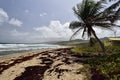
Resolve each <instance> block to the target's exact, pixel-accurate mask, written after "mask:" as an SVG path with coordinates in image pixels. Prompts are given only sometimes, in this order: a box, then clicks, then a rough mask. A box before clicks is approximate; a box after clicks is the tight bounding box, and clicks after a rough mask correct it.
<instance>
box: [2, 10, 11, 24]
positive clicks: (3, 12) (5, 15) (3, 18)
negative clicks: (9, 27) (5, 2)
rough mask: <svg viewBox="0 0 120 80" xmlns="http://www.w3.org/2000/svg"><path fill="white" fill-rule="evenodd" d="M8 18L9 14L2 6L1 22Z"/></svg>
mask: <svg viewBox="0 0 120 80" xmlns="http://www.w3.org/2000/svg"><path fill="white" fill-rule="evenodd" d="M8 18H9V16H8V14H7V13H6V12H5V11H4V10H3V9H2V8H0V24H2V23H4V22H6V21H7V20H8Z"/></svg>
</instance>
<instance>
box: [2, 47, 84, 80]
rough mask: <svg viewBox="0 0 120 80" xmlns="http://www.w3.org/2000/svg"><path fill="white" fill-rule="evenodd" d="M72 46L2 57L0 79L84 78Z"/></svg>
mask: <svg viewBox="0 0 120 80" xmlns="http://www.w3.org/2000/svg"><path fill="white" fill-rule="evenodd" d="M70 49H71V48H59V49H47V50H42V51H36V52H28V53H26V54H19V55H15V56H10V57H6V58H0V80H84V79H85V78H86V77H85V75H84V73H79V72H78V69H80V68H83V65H82V64H81V63H79V62H77V57H75V56H72V53H71V51H70Z"/></svg>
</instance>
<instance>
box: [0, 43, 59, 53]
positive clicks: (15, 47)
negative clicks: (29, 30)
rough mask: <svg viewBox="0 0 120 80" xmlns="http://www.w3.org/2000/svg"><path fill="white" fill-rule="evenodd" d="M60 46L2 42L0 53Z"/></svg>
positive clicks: (57, 46)
mask: <svg viewBox="0 0 120 80" xmlns="http://www.w3.org/2000/svg"><path fill="white" fill-rule="evenodd" d="M60 47H61V46H59V45H51V44H0V55H9V54H13V53H21V52H26V51H34V50H40V49H48V48H60Z"/></svg>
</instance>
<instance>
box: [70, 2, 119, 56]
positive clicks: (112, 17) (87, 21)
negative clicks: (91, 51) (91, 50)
mask: <svg viewBox="0 0 120 80" xmlns="http://www.w3.org/2000/svg"><path fill="white" fill-rule="evenodd" d="M110 1H112V0H110ZM113 1H114V3H113V4H112V5H110V6H108V7H107V8H105V7H104V5H103V4H107V2H108V1H107V0H100V1H98V2H95V1H93V0H83V1H82V3H81V4H77V6H75V7H73V11H74V13H75V15H76V16H77V18H78V20H79V21H72V22H71V23H70V25H69V28H70V29H77V30H76V32H75V33H74V34H73V35H72V36H71V39H72V38H73V37H74V36H75V35H76V34H77V33H78V32H80V31H81V29H83V32H82V37H83V36H84V34H85V32H87V35H88V37H89V38H91V37H92V36H94V37H95V39H96V40H97V41H98V42H99V44H100V46H101V48H102V51H103V53H104V54H105V47H104V44H103V43H102V42H101V41H100V39H99V38H98V37H97V35H96V33H95V30H94V29H93V27H95V26H99V27H102V28H106V29H111V27H112V26H119V25H116V24H115V23H114V22H115V21H116V20H119V19H120V6H119V4H120V0H119V1H117V0H113ZM115 1H117V2H115ZM71 39H70V40H71Z"/></svg>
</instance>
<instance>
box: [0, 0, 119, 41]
mask: <svg viewBox="0 0 120 80" xmlns="http://www.w3.org/2000/svg"><path fill="white" fill-rule="evenodd" d="M80 2H81V0H70V1H69V0H0V42H9V43H11V42H12V43H13V42H18V43H19V42H20V43H21V42H46V41H58V40H69V38H70V36H71V35H72V34H73V31H72V30H70V29H69V28H68V26H69V23H70V22H71V21H73V20H76V17H75V16H74V13H73V11H72V7H73V6H75V5H76V4H77V3H80ZM117 23H120V22H117ZM96 30H97V35H98V36H99V37H106V36H114V32H113V31H107V30H106V31H103V30H101V29H98V28H97V29H96ZM115 30H116V31H117V35H118V36H120V35H119V34H120V31H119V29H118V28H117V29H115ZM101 33H102V34H101ZM103 34H104V35H103ZM77 38H81V37H80V35H78V36H77Z"/></svg>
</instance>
